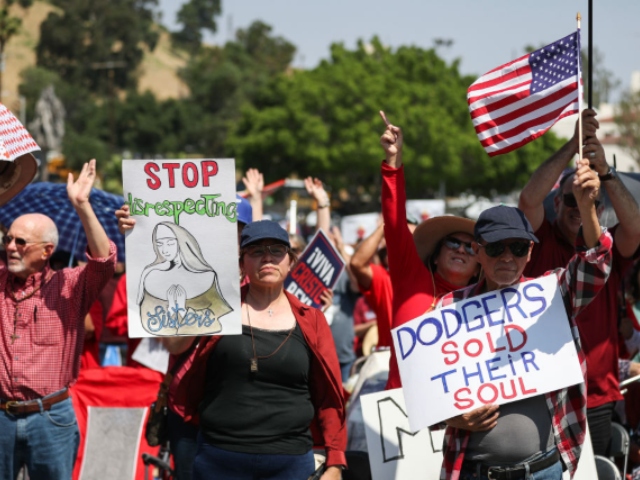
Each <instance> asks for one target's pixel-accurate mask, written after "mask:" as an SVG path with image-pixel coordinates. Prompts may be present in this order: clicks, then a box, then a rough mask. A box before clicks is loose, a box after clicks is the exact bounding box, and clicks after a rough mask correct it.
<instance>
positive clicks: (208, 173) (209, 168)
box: [202, 160, 218, 187]
mask: <svg viewBox="0 0 640 480" xmlns="http://www.w3.org/2000/svg"><path fill="white" fill-rule="evenodd" d="M217 174H218V162H213V161H211V160H207V161H205V162H202V186H204V187H208V186H209V177H213V176H214V175H217Z"/></svg>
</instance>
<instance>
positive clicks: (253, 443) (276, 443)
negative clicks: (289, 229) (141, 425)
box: [164, 220, 347, 480]
mask: <svg viewBox="0 0 640 480" xmlns="http://www.w3.org/2000/svg"><path fill="white" fill-rule="evenodd" d="M294 262H295V255H293V254H292V253H291V251H290V243H289V237H288V235H287V233H286V232H285V231H284V230H283V229H282V228H281V227H280V226H279V225H278V224H277V223H275V222H271V221H268V220H265V221H260V222H254V223H251V224H249V225H247V226H246V227H245V228H244V230H243V232H242V235H241V243H240V267H241V269H242V271H243V273H244V274H245V275H246V276H247V278H248V279H249V283H248V285H246V286H245V287H244V288H243V289H242V294H241V298H242V323H243V326H242V335H230V336H216V337H206V338H204V339H203V340H201V341H200V344H199V345H198V347H197V351H196V355H195V359H194V362H193V365H192V367H191V369H190V370H189V372H187V374H186V375H185V377H184V379H183V381H182V382H181V384H180V386H179V392H178V396H179V397H181V398H179V400H184V401H185V403H186V405H187V408H186V417H185V418H186V419H187V420H193V419H195V418H196V417H199V425H200V435H199V442H198V452H197V454H196V460H195V462H194V468H193V478H194V479H198V478H216V479H231V478H233V479H247V480H249V479H253V478H264V479H270V478H273V479H295V480H298V479H303V478H307V477H308V476H309V475H311V473H313V471H314V459H313V453H312V446H313V445H314V438H313V437H312V433H311V430H312V429H311V425H312V424H314V426H315V427H318V429H316V430H317V432H316V431H314V433H319V435H320V438H319V439H317V440H318V441H316V442H315V444H318V443H320V444H323V445H324V447H325V449H326V453H327V461H326V467H327V468H326V471H325V473H324V474H323V475H322V477H321V479H322V480H337V479H339V478H340V477H341V469H342V467H344V466H346V460H345V455H344V450H345V448H346V441H347V437H346V425H345V412H344V401H343V397H342V384H341V380H340V367H339V364H338V359H337V357H336V352H335V346H334V343H333V340H332V337H331V331H330V330H329V326H328V325H327V322H326V320H325V318H324V315H323V314H322V312H320V311H319V310H316V309H314V308H311V307H308V306H306V305H303V304H301V303H300V302H299V301H298V300H297V299H296V298H295V297H293V296H292V295H290V294H289V293H287V292H285V290H284V288H283V285H284V280H285V278H286V276H287V275H288V273H289V270H290V268H291V267H292V265H293V263H294ZM164 342H165V345H166V346H167V348H168V349H169V350H170V351H171V352H172V353H180V352H182V351H186V350H187V349H188V348H189V347H190V345H191V343H192V340H191V339H189V338H185V337H175V338H167V339H165V340H164Z"/></svg>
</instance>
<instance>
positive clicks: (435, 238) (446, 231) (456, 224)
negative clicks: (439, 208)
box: [413, 215, 476, 264]
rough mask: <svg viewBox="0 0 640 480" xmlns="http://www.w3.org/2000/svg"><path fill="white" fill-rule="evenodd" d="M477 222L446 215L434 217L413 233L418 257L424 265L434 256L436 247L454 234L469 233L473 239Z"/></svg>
mask: <svg viewBox="0 0 640 480" xmlns="http://www.w3.org/2000/svg"><path fill="white" fill-rule="evenodd" d="M475 224H476V222H474V221H473V220H470V219H468V218H462V217H454V216H452V215H445V216H442V217H432V218H429V219H427V220H425V221H424V222H422V223H421V224H420V225H418V227H417V228H416V229H415V231H414V232H413V241H414V243H415V244H416V249H417V250H418V255H419V256H420V259H421V260H422V262H423V263H425V264H426V262H427V259H428V258H429V257H430V256H431V255H432V254H433V252H434V250H435V248H436V245H438V242H440V240H442V239H443V238H445V237H447V236H448V235H451V234H453V233H459V232H460V233H468V234H469V235H471V236H472V237H473V227H474V226H475Z"/></svg>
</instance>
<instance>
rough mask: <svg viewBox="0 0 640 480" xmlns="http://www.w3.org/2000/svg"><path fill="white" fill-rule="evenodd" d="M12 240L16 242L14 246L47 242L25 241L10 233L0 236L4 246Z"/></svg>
mask: <svg viewBox="0 0 640 480" xmlns="http://www.w3.org/2000/svg"><path fill="white" fill-rule="evenodd" d="M14 241H15V242H16V247H26V246H27V245H35V244H37V243H47V242H27V241H26V240H25V239H24V238H20V237H12V236H11V235H4V236H3V237H2V244H3V245H4V246H5V247H6V246H7V245H9V244H10V243H11V242H14Z"/></svg>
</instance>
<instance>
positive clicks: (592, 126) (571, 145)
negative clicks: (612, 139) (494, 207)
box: [518, 109, 599, 230]
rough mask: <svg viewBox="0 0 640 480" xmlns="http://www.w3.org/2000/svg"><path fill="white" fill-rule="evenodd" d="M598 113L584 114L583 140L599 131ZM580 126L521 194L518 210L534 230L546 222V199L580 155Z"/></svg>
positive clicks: (537, 170) (541, 166)
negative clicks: (564, 171)
mask: <svg viewBox="0 0 640 480" xmlns="http://www.w3.org/2000/svg"><path fill="white" fill-rule="evenodd" d="M595 116H596V112H595V111H593V110H590V109H587V110H584V111H583V112H582V138H586V137H588V136H593V135H595V134H596V130H597V129H598V127H599V125H598V120H596V118H595ZM578 138H579V136H578V124H577V122H576V128H575V131H574V134H573V137H572V138H571V140H569V141H568V142H567V143H565V144H564V145H563V146H562V148H560V150H558V151H557V152H555V153H554V154H553V155H551V157H549V158H548V159H547V160H545V161H544V163H542V165H540V166H539V167H538V168H537V169H536V171H535V172H533V174H532V175H531V178H530V179H529V181H528V182H527V184H526V185H525V186H524V188H523V189H522V192H521V193H520V200H519V202H518V208H519V209H520V210H522V211H523V212H524V214H525V215H526V216H527V219H528V220H529V222H530V223H531V226H532V227H533V229H534V230H538V228H540V225H542V222H543V221H544V205H543V202H544V199H545V197H546V196H547V194H548V193H549V192H550V191H551V189H552V188H553V186H554V185H555V183H556V181H557V180H558V177H560V175H561V174H562V171H563V170H564V169H565V168H566V167H567V165H568V164H569V162H570V161H571V159H572V158H573V157H574V155H575V154H576V153H578V148H579V146H580V145H579V143H578Z"/></svg>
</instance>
